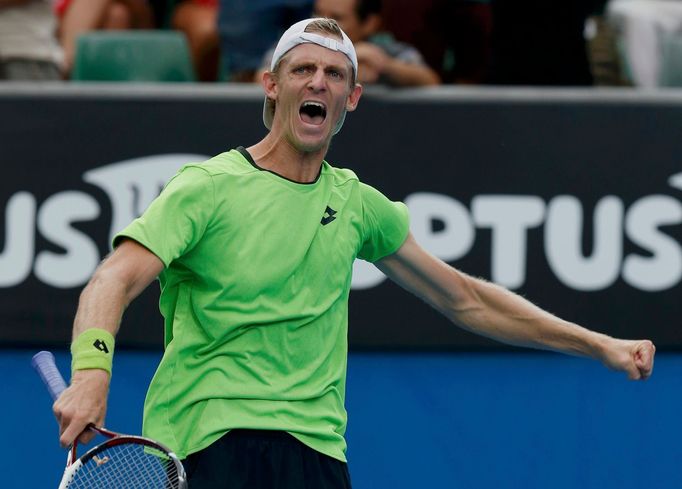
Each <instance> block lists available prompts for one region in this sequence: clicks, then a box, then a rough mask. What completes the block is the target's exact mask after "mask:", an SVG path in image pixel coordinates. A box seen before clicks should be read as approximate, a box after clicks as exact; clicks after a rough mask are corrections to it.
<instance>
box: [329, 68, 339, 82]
mask: <svg viewBox="0 0 682 489" xmlns="http://www.w3.org/2000/svg"><path fill="white" fill-rule="evenodd" d="M327 74H328V75H329V77H330V78H333V79H335V80H342V79H343V73H341V72H340V71H338V70H328V71H327Z"/></svg>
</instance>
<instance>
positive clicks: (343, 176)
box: [322, 160, 360, 187]
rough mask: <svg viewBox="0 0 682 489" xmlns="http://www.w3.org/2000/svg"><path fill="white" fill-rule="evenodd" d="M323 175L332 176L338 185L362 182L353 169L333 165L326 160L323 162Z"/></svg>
mask: <svg viewBox="0 0 682 489" xmlns="http://www.w3.org/2000/svg"><path fill="white" fill-rule="evenodd" d="M322 175H323V176H324V177H326V178H331V179H332V181H333V182H334V185H335V186H337V187H340V186H342V185H348V184H350V185H359V184H360V179H359V178H358V176H357V175H356V174H355V172H354V171H353V170H351V169H349V168H341V167H337V166H333V165H331V164H330V163H328V162H327V161H326V160H325V161H323V162H322Z"/></svg>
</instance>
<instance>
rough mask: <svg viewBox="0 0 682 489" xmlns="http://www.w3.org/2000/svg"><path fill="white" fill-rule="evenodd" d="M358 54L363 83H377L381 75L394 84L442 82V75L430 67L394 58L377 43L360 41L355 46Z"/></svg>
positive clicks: (435, 83) (402, 85)
mask: <svg viewBox="0 0 682 489" xmlns="http://www.w3.org/2000/svg"><path fill="white" fill-rule="evenodd" d="M355 49H356V52H357V56H358V63H359V68H358V76H359V81H360V82H361V83H375V82H376V81H377V80H378V79H379V77H380V76H381V75H384V76H385V77H386V78H388V79H389V80H390V81H391V83H392V84H393V85H396V86H400V87H419V86H427V85H438V84H440V77H439V76H438V74H437V73H436V72H435V71H434V70H432V69H431V68H430V67H428V66H426V65H422V64H416V63H408V62H406V61H402V60H400V59H397V58H392V57H391V56H389V55H388V54H386V52H385V51H384V50H383V49H381V48H380V47H379V46H377V45H375V44H371V43H369V42H359V43H357V44H356V46H355Z"/></svg>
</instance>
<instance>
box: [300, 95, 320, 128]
mask: <svg viewBox="0 0 682 489" xmlns="http://www.w3.org/2000/svg"><path fill="white" fill-rule="evenodd" d="M298 113H299V114H300V116H301V120H302V121H303V122H306V123H308V124H314V125H317V126H319V125H320V124H322V123H323V122H324V120H325V119H326V118H327V108H326V107H325V106H324V104H322V103H320V102H310V101H309V102H303V104H301V108H300V109H299V110H298Z"/></svg>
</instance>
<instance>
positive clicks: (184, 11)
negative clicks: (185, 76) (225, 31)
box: [171, 0, 220, 81]
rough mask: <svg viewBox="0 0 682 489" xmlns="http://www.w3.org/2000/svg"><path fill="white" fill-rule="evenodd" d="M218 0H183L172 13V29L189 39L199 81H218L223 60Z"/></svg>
mask: <svg viewBox="0 0 682 489" xmlns="http://www.w3.org/2000/svg"><path fill="white" fill-rule="evenodd" d="M217 21H218V0H184V1H181V2H178V3H177V6H176V7H175V10H174V11H173V13H172V20H171V26H172V27H173V28H174V29H177V30H179V31H181V32H183V33H184V34H185V36H187V42H188V44H189V48H190V51H191V53H192V62H193V64H194V71H195V72H196V75H197V79H198V80H199V81H216V79H217V78H218V64H219V58H220V38H219V36H218V27H217Z"/></svg>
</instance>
